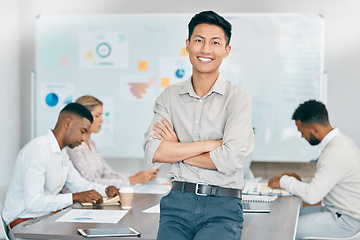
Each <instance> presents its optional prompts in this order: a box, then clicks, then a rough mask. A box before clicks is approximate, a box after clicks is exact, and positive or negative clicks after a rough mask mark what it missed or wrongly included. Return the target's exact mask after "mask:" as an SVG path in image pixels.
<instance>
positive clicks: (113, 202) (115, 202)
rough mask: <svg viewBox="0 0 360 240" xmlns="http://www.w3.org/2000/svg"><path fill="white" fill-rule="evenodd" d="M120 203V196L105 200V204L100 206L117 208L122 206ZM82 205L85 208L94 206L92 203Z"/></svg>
mask: <svg viewBox="0 0 360 240" xmlns="http://www.w3.org/2000/svg"><path fill="white" fill-rule="evenodd" d="M119 201H120V197H119V196H116V197H113V198H109V199H108V198H103V202H102V203H101V204H100V206H114V205H115V206H116V205H120V203H119ZM80 204H81V205H83V206H93V204H92V203H89V202H86V203H82V202H81V203H80Z"/></svg>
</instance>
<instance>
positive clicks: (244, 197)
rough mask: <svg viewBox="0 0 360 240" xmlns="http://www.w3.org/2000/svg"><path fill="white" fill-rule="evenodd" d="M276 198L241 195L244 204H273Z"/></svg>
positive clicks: (274, 196)
mask: <svg viewBox="0 0 360 240" xmlns="http://www.w3.org/2000/svg"><path fill="white" fill-rule="evenodd" d="M277 197H278V196H276V195H273V196H262V195H242V200H243V201H244V202H267V203H270V202H273V201H274V200H275V199H276V198H277Z"/></svg>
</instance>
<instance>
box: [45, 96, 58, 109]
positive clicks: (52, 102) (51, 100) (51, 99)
mask: <svg viewBox="0 0 360 240" xmlns="http://www.w3.org/2000/svg"><path fill="white" fill-rule="evenodd" d="M45 102H46V104H47V105H48V106H50V107H54V106H56V104H58V102H59V97H58V96H57V95H56V94H55V93H49V94H48V95H46V97H45Z"/></svg>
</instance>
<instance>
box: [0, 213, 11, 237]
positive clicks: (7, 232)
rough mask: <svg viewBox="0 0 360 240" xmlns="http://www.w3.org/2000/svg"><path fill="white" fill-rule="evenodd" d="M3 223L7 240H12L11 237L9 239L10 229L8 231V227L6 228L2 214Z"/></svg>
mask: <svg viewBox="0 0 360 240" xmlns="http://www.w3.org/2000/svg"><path fill="white" fill-rule="evenodd" d="M1 221H2V223H3V227H4V232H5V234H6V237H7V239H10V237H9V229H8V227H7V226H6V223H5V221H4V218H3V216H2V214H1Z"/></svg>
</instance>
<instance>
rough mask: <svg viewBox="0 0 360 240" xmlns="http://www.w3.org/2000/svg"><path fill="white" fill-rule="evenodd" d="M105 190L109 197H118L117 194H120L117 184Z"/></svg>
mask: <svg viewBox="0 0 360 240" xmlns="http://www.w3.org/2000/svg"><path fill="white" fill-rule="evenodd" d="M105 192H106V195H107V196H108V197H109V198H113V197H116V196H120V193H119V189H118V188H117V187H115V186H108V187H107V188H106V189H105Z"/></svg>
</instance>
